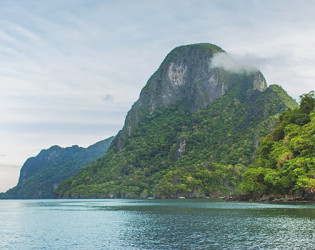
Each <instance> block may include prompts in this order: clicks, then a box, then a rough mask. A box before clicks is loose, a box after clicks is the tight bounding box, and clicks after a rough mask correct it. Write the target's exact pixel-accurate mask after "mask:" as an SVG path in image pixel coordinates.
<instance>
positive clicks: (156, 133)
mask: <svg viewBox="0 0 315 250" xmlns="http://www.w3.org/2000/svg"><path fill="white" fill-rule="evenodd" d="M230 77H231V75H230ZM232 78H233V79H232V81H233V85H232V87H231V88H230V90H228V91H227V93H226V94H225V95H223V96H222V97H221V98H220V99H218V100H216V101H215V102H214V103H213V104H211V105H209V106H208V107H206V108H204V109H202V110H200V111H198V112H195V113H193V112H189V111H188V110H187V108H185V107H186V105H189V104H187V102H184V101H183V102H179V103H177V104H176V105H171V106H169V107H167V108H165V109H163V110H159V111H156V112H154V113H153V114H151V115H147V116H146V117H145V118H144V119H142V121H141V122H140V124H139V126H137V127H136V128H135V130H134V132H133V134H132V135H131V136H130V137H129V138H127V139H126V140H125V141H124V142H123V143H124V148H123V149H122V150H121V151H119V150H117V143H118V140H117V138H118V137H119V134H118V136H117V137H116V139H115V140H114V141H113V143H112V145H111V147H110V149H109V151H108V153H107V154H106V155H105V156H104V157H103V158H100V159H99V160H97V161H96V162H94V163H92V164H91V165H90V166H89V167H87V168H85V169H83V170H81V171H80V172H79V173H78V174H76V175H75V176H74V177H72V178H70V179H68V180H66V181H64V182H63V183H62V184H60V185H59V187H58V189H57V190H56V195H57V197H67V198H83V197H148V196H156V197H178V196H185V197H203V196H211V195H212V196H213V195H220V194H230V193H233V192H235V191H237V190H236V186H237V185H238V184H239V182H240V177H241V175H242V173H243V172H244V166H246V165H248V164H249V163H250V162H251V161H252V159H253V155H254V152H255V149H256V147H257V145H258V142H259V138H260V137H261V136H265V135H266V134H268V133H270V132H271V131H272V129H273V124H274V122H275V121H276V120H277V118H278V115H279V114H280V113H282V112H283V111H284V110H286V109H288V108H295V107H296V105H297V104H296V103H295V101H294V100H293V99H292V98H291V97H289V96H288V95H287V93H286V92H285V91H284V90H283V89H282V88H281V87H279V86H277V85H272V86H270V87H269V88H268V89H267V90H265V91H264V92H260V91H257V90H252V89H250V88H248V85H249V79H250V77H249V76H248V74H247V73H243V74H234V76H233V77H232Z"/></svg>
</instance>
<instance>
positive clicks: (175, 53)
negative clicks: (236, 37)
mask: <svg viewBox="0 0 315 250" xmlns="http://www.w3.org/2000/svg"><path fill="white" fill-rule="evenodd" d="M216 55H219V57H217V56H216ZM220 55H221V56H220ZM222 55H224V56H223V57H222ZM214 59H216V61H215V63H214V61H213V60H214ZM217 62H219V63H217ZM231 65H232V66H233V67H234V68H233V70H229V67H230V68H231ZM225 66H227V67H225ZM236 69H238V70H236ZM240 78H242V79H241V80H240ZM239 81H242V84H243V85H244V86H243V87H242V89H243V90H244V91H245V92H246V91H247V90H248V89H250V90H253V91H254V90H258V91H259V92H262V91H264V90H265V89H266V88H267V85H266V81H265V79H264V77H263V75H262V74H261V73H260V72H259V71H258V70H257V69H253V70H250V71H248V70H245V69H244V67H243V65H242V64H241V63H238V62H237V61H235V60H233V59H232V58H231V57H229V55H228V54H227V53H226V52H225V51H224V50H223V49H221V48H220V47H218V46H216V45H213V44H209V43H198V44H191V45H185V46H179V47H177V48H175V49H173V50H172V51H171V52H170V53H169V54H168V55H167V56H166V58H165V59H164V61H163V62H162V64H161V65H160V67H159V69H158V70H157V71H156V72H155V73H154V74H153V75H152V76H151V78H150V79H149V80H148V82H147V84H146V85H145V87H144V88H143V89H142V91H141V94H140V97H139V99H138V100H137V101H136V102H135V103H134V105H133V107H132V109H131V110H130V111H129V112H128V115H127V117H126V120H125V125H124V128H123V129H122V131H121V133H120V137H121V138H119V143H118V150H121V149H122V148H123V147H124V145H123V142H122V139H123V138H126V137H128V136H130V135H131V134H132V132H133V130H134V128H135V126H137V124H139V123H140V122H141V121H142V119H143V118H144V117H145V116H147V115H150V114H152V113H154V112H155V111H156V110H162V109H163V108H166V107H168V106H170V105H175V104H178V103H179V102H181V103H182V104H183V105H185V106H186V110H188V111H189V112H197V111H198V110H201V109H203V108H205V107H206V106H208V105H209V104H211V103H213V102H214V101H215V100H216V99H218V98H220V97H221V96H222V95H224V94H225V93H226V92H227V91H228V90H229V89H230V88H231V87H232V86H233V85H235V84H237V83H238V82H239ZM245 85H246V86H245Z"/></svg>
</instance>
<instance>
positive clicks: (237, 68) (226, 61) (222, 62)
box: [210, 52, 258, 73]
mask: <svg viewBox="0 0 315 250" xmlns="http://www.w3.org/2000/svg"><path fill="white" fill-rule="evenodd" d="M210 68H221V69H224V70H226V71H230V72H232V73H253V72H257V71H258V69H257V68H256V67H254V66H250V65H247V64H244V63H240V62H238V61H236V60H234V59H233V58H232V57H230V56H229V55H228V54H227V53H224V52H218V53H216V54H214V55H213V57H212V59H211V63H210Z"/></svg>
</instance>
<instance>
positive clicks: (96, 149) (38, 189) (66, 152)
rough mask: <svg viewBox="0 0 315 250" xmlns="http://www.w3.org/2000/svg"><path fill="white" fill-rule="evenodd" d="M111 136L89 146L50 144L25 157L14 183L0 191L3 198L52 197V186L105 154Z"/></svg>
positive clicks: (53, 187) (111, 138) (54, 186)
mask: <svg viewBox="0 0 315 250" xmlns="http://www.w3.org/2000/svg"><path fill="white" fill-rule="evenodd" d="M113 138H114V137H110V138H108V139H105V140H103V141H100V142H98V143H95V144H94V145H91V146H89V147H88V148H82V147H78V146H72V147H68V148H61V147H59V146H52V147H51V148H49V149H46V150H42V151H41V152H40V153H39V154H38V155H37V156H36V157H32V158H29V159H27V161H26V162H25V163H24V165H23V167H22V168H21V171H20V178H19V182H18V184H17V186H16V187H14V188H12V189H10V190H8V191H7V192H6V193H4V194H2V198H15V199H17V198H18V199H21V198H31V199H34V198H36V199H37V198H53V197H54V190H55V189H56V188H57V186H58V185H59V184H60V183H61V182H62V181H64V180H65V179H67V178H69V177H71V176H73V175H74V174H76V173H77V172H78V171H79V170H80V169H82V168H83V167H84V166H87V165H88V164H90V163H92V162H94V161H95V160H96V159H98V158H100V157H102V156H104V155H105V154H106V152H107V150H108V148H109V146H110V144H111V142H112V140H113Z"/></svg>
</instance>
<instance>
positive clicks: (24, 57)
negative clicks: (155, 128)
mask: <svg viewBox="0 0 315 250" xmlns="http://www.w3.org/2000/svg"><path fill="white" fill-rule="evenodd" d="M314 9H315V1H304V0H295V1H293V0H277V1H274V0H261V1H260V0H239V1H235V0H155V1H148V0H133V1H127V0H117V1H110V0H45V1H42V0H37V1H36V0H27V1H25V0H15V1H12V0H0V192H4V191H6V190H8V189H9V188H12V187H14V186H15V185H16V184H17V181H18V177H19V171H20V168H21V167H22V165H23V163H24V162H25V161H26V159H27V158H29V157H33V156H36V155H37V154H38V153H39V152H40V150H41V149H47V148H49V147H51V146H53V145H60V146H62V147H68V146H72V145H79V146H83V147H87V146H89V145H91V144H94V143H96V142H97V141H100V140H102V139H105V138H108V137H110V136H112V135H116V134H117V132H118V131H119V130H120V129H121V128H122V127H123V124H124V119H125V117H126V114H127V112H128V110H129V109H130V108H131V106H132V104H133V103H134V102H135V101H136V100H137V99H138V97H139V94H140V91H141V89H142V88H143V87H144V85H145V84H146V82H147V80H148V79H149V77H150V76H151V75H152V74H153V73H154V72H155V71H156V70H157V69H158V67H159V65H160V64H161V62H162V61H163V59H164V58H165V56H166V55H167V54H168V53H169V52H170V51H171V50H172V49H173V48H175V47H177V46H180V45H186V44H193V43H200V42H207V43H213V44H216V45H218V46H219V47H221V48H223V49H224V50H225V51H226V52H227V53H229V54H230V56H231V57H232V58H233V59H235V60H237V61H240V62H241V63H243V64H247V65H250V66H253V67H257V68H259V69H260V70H261V72H262V73H263V74H264V76H265V78H266V80H267V83H268V84H269V85H270V84H279V85H281V86H282V87H283V88H284V89H285V90H286V91H287V92H288V94H289V95H291V96H292V97H293V98H294V99H296V100H297V101H299V96H300V95H301V94H304V93H308V92H309V91H311V90H314V89H315V84H314V82H315V47H314V44H315V15H314V13H313V12H314Z"/></svg>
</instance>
